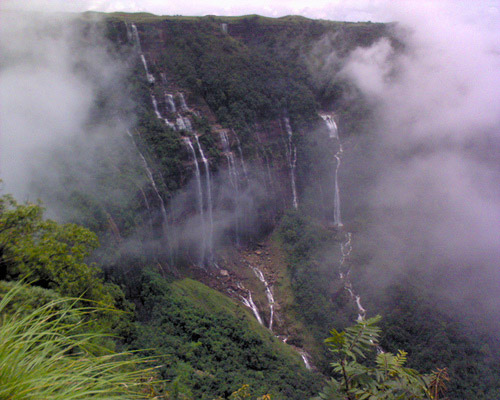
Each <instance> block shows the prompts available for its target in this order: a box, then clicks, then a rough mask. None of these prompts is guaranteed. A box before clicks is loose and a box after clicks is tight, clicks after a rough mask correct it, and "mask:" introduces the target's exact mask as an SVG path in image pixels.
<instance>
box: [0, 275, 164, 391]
mask: <svg viewBox="0 0 500 400" xmlns="http://www.w3.org/2000/svg"><path fill="white" fill-rule="evenodd" d="M24 290H29V288H27V287H23V286H20V285H14V286H13V287H11V288H10V289H9V290H8V291H7V292H6V293H5V294H3V296H2V298H1V300H0V315H1V317H2V318H1V320H0V321H1V322H0V365H1V366H2V368H1V370H0V398H1V399H9V400H25V399H53V400H70V399H75V400H76V399H82V400H83V399H89V398H92V399H96V400H97V399H108V400H113V399H145V398H152V396H149V395H150V394H151V395H152V394H154V392H155V389H154V388H153V383H154V382H153V380H154V379H155V378H154V370H153V369H149V370H142V369H139V368H137V367H138V365H139V362H144V361H145V360H144V359H142V360H135V361H134V360H133V359H132V358H131V354H125V353H122V354H116V353H111V352H109V351H107V350H106V349H101V348H99V347H97V346H96V342H97V341H102V338H103V334H99V333H94V332H93V331H92V329H91V328H90V327H89V324H88V322H87V323H85V321H86V320H87V321H88V316H89V315H92V314H95V313H96V312H97V311H98V309H96V308H94V307H87V308H75V307H74V303H75V299H68V298H60V299H55V300H52V301H49V302H48V303H47V304H45V305H43V306H40V305H39V306H35V307H26V305H27V302H28V299H26V298H25V299H23V301H21V302H19V299H17V300H16V297H19V296H18V295H19V292H20V291H24ZM32 294H34V292H32ZM13 301H15V307H13V306H12V302H13ZM103 350H104V352H103ZM150 378H152V379H150Z"/></svg>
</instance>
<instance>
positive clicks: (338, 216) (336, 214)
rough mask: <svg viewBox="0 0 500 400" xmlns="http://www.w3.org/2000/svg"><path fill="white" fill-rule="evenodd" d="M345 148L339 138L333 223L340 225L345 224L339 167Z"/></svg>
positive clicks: (336, 156)
mask: <svg viewBox="0 0 500 400" xmlns="http://www.w3.org/2000/svg"><path fill="white" fill-rule="evenodd" d="M343 152H344V150H343V149H342V144H341V143H340V140H339V150H338V151H337V153H335V159H336V160H337V163H336V166H335V187H334V196H333V223H334V224H335V225H336V226H338V227H342V226H344V225H343V224H342V216H341V214H340V189H339V168H340V161H341V157H342V153H343Z"/></svg>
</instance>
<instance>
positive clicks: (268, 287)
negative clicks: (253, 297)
mask: <svg viewBox="0 0 500 400" xmlns="http://www.w3.org/2000/svg"><path fill="white" fill-rule="evenodd" d="M249 266H250V268H252V271H253V272H254V274H255V275H256V276H257V278H258V279H259V281H261V282H262V283H263V284H264V287H265V289H266V297H267V302H268V303H269V326H268V328H269V329H270V330H273V320H274V295H273V291H272V288H271V285H269V283H268V282H267V279H266V277H265V276H264V273H263V272H262V271H261V270H260V269H259V268H258V267H254V266H253V265H250V264H249Z"/></svg>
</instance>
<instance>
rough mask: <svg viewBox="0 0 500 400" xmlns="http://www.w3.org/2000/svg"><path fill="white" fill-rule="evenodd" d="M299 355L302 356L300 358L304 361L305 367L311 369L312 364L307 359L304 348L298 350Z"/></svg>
mask: <svg viewBox="0 0 500 400" xmlns="http://www.w3.org/2000/svg"><path fill="white" fill-rule="evenodd" d="M298 352H299V354H300V356H301V357H302V360H303V361H304V365H305V366H306V368H307V369H309V370H311V369H312V366H311V364H310V362H309V360H308V356H309V355H308V354H307V353H306V352H305V351H304V350H298Z"/></svg>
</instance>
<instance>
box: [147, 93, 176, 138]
mask: <svg viewBox="0 0 500 400" xmlns="http://www.w3.org/2000/svg"><path fill="white" fill-rule="evenodd" d="M151 102H152V103H153V108H154V110H155V114H156V118H158V119H161V120H162V121H163V122H165V123H166V124H167V126H169V127H170V128H172V129H175V125H174V124H172V123H171V122H170V121H169V120H168V119H167V118H163V116H162V115H161V113H160V110H159V109H158V102H157V101H156V97H155V95H154V94H153V93H151Z"/></svg>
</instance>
